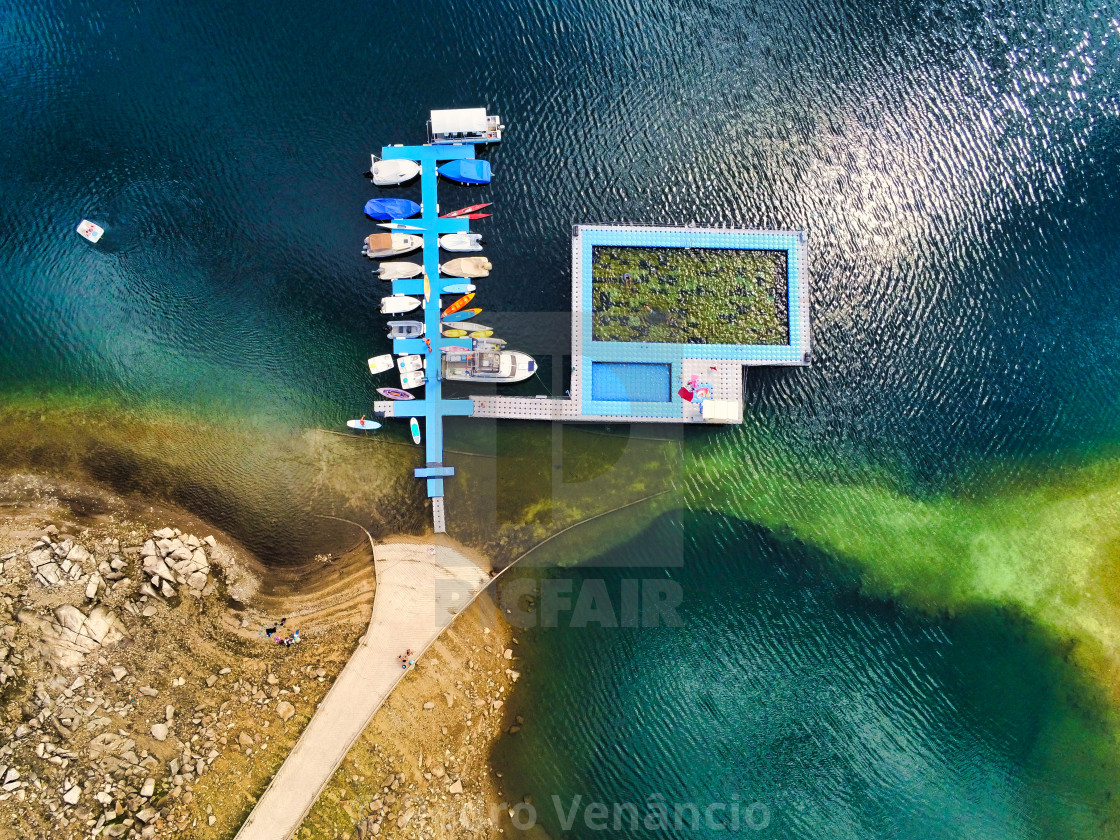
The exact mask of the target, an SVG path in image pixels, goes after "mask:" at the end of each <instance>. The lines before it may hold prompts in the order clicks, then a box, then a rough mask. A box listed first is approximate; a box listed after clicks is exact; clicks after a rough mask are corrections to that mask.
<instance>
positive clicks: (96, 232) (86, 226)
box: [78, 219, 105, 242]
mask: <svg viewBox="0 0 1120 840" xmlns="http://www.w3.org/2000/svg"><path fill="white" fill-rule="evenodd" d="M78 233H79V234H81V235H82V236H84V237H85V238H86V239H88V240H89V241H90V242H96V241H97V240H98V239H100V238H101V237H102V236H103V235H104V233H105V229H104V228H103V227H101V226H100V225H95V224H94V223H93V222H91V221H90V220H89V219H82V223H81V224H80V225H78Z"/></svg>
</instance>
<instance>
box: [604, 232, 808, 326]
mask: <svg viewBox="0 0 1120 840" xmlns="http://www.w3.org/2000/svg"><path fill="white" fill-rule="evenodd" d="M786 260H787V257H786V252H785V251H758V250H740V249H735V248H695V249H694V248H627V247H620V246H605V245H603V246H595V247H594V248H593V249H592V269H591V297H592V300H591V335H592V338H593V339H594V340H595V341H649V342H656V343H673V344H788V343H789V283H788V277H787V265H786Z"/></svg>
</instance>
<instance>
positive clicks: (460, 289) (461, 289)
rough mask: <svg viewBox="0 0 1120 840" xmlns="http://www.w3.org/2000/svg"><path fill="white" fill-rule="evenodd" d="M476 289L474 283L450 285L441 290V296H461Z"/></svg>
mask: <svg viewBox="0 0 1120 840" xmlns="http://www.w3.org/2000/svg"><path fill="white" fill-rule="evenodd" d="M474 289H475V287H474V284H473V283H448V284H447V285H446V286H444V287H443V288H442V289H441V290H440V294H441V295H461V294H464V293H466V292H473V291H474Z"/></svg>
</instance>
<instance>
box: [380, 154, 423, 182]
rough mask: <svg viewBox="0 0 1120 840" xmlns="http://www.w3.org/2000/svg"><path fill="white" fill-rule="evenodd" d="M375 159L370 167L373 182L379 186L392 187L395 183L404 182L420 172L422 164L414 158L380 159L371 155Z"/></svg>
mask: <svg viewBox="0 0 1120 840" xmlns="http://www.w3.org/2000/svg"><path fill="white" fill-rule="evenodd" d="M370 157H371V158H372V160H373V163H372V165H371V166H370V168H369V174H370V177H371V178H372V179H373V183H375V184H377V186H379V187H391V186H393V185H394V184H403V183H404V182H405V181H408V180H410V179H412V178H415V177H416V176H417V175H419V174H420V164H418V163H417V162H416V161H414V160H378V159H377V158H376V157H374V156H373V155H370Z"/></svg>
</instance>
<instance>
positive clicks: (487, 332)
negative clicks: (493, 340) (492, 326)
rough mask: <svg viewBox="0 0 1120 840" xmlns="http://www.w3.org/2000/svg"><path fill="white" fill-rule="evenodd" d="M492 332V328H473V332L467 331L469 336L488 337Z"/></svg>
mask: <svg viewBox="0 0 1120 840" xmlns="http://www.w3.org/2000/svg"><path fill="white" fill-rule="evenodd" d="M493 334H494V331H493V330H475V331H474V332H469V333H467V335H468V336H470V337H471V338H489V337H490V336H492V335H493Z"/></svg>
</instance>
